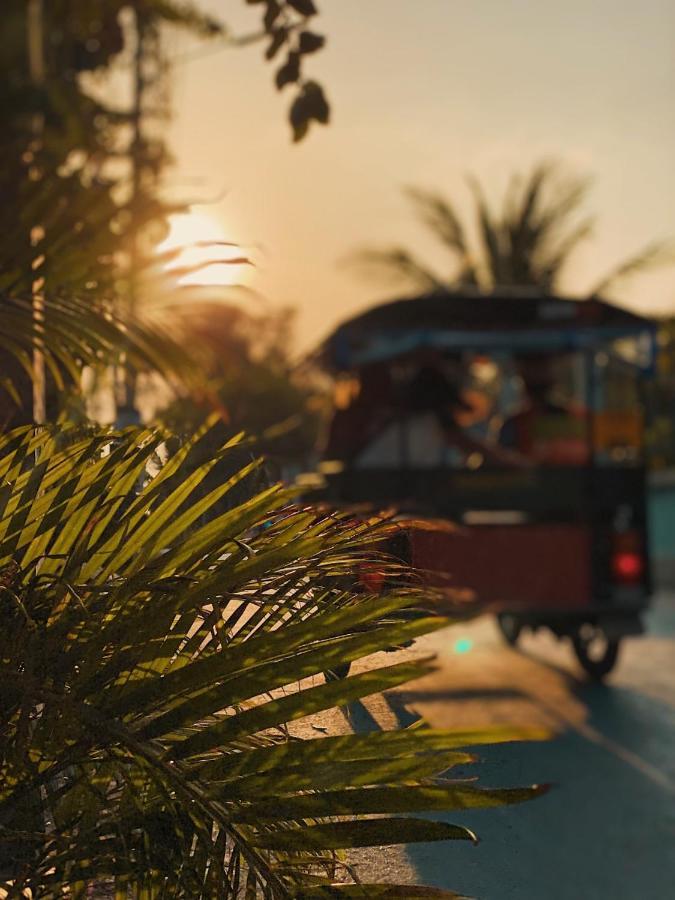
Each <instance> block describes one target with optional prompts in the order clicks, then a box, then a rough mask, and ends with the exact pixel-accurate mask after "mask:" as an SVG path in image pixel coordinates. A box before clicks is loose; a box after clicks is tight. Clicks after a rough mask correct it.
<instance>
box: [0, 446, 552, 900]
mask: <svg viewBox="0 0 675 900" xmlns="http://www.w3.org/2000/svg"><path fill="white" fill-rule="evenodd" d="M204 436H205V435H204V433H202V434H201V435H198V436H197V437H196V438H195V439H194V440H193V441H192V442H190V443H189V444H187V445H186V446H184V447H183V448H182V449H181V450H180V451H179V452H178V453H177V454H176V455H174V456H173V457H171V458H170V459H169V460H167V461H166V462H165V463H164V464H163V465H161V464H159V463H158V456H161V453H162V442H163V438H164V436H163V435H162V434H160V433H158V432H151V431H137V430H129V431H126V432H123V433H119V434H106V435H104V434H100V433H98V434H88V435H87V434H85V435H82V434H78V433H77V432H76V431H73V430H72V429H70V430H69V429H66V430H65V431H61V432H59V433H54V434H52V433H50V432H49V431H48V430H43V431H41V432H40V433H38V434H35V433H34V432H33V430H32V429H19V430H17V431H15V432H13V433H11V434H9V435H7V436H6V437H5V438H4V439H3V440H2V442H1V443H0V475H1V477H2V484H3V487H2V495H1V498H0V499H1V502H2V506H3V516H2V520H1V522H0V574H1V576H2V577H1V585H0V608H1V609H2V618H3V629H2V632H0V666H1V667H2V671H1V673H0V706H1V707H2V717H1V721H2V726H1V728H2V735H1V737H2V740H1V742H0V753H1V756H0V768H1V771H2V777H1V778H0V785H1V787H0V854H1V856H2V867H3V877H4V878H5V879H6V885H5V886H6V889H7V890H8V891H14V892H15V893H16V894H18V893H19V892H20V891H21V890H22V889H23V888H30V890H31V891H32V892H33V894H32V895H33V896H36V895H37V896H40V897H46V898H49V897H54V898H55V897H60V896H62V892H63V890H64V888H68V889H70V890H71V891H72V893H73V895H74V896H84V895H85V892H86V887H87V884H88V883H89V882H91V881H92V880H99V882H100V880H101V879H107V880H108V881H109V882H110V883H111V885H114V888H115V891H116V896H119V897H126V896H127V894H128V891H129V890H131V891H132V893H133V895H134V896H147V897H155V896H158V897H159V896H161V897H190V898H198V897H204V898H206V897H209V898H211V897H219V898H226V897H243V896H244V895H246V896H247V897H253V896H265V897H292V896H303V897H312V896H316V897H320V896H324V895H326V896H328V895H330V896H340V895H345V896H352V897H353V896H362V897H372V896H400V895H401V893H400V892H399V893H397V892H396V891H395V890H394V889H393V888H392V889H391V891H389V890H388V889H385V888H372V891H371V887H370V886H362V887H356V886H354V885H351V886H350V887H347V886H343V887H338V888H335V889H334V891H333V892H332V893H330V894H325V887H324V886H326V885H329V884H330V883H331V882H332V881H334V880H335V879H336V878H340V877H343V878H344V877H345V875H346V874H348V873H346V872H345V870H344V868H341V864H340V863H339V859H338V857H337V856H336V851H339V850H341V849H343V848H348V847H354V846H368V845H374V844H378V845H379V844H383V843H394V842H403V841H406V842H407V841H419V840H425V841H428V840H469V841H471V840H474V835H473V834H472V833H471V832H470V831H468V829H466V828H464V827H461V826H456V825H450V824H446V823H445V822H437V821H427V820H424V819H415V818H412V819H411V818H407V817H401V816H402V814H407V813H412V812H415V811H419V810H450V809H465V808H469V807H486V806H500V805H502V804H505V803H513V802H519V801H522V800H527V799H530V798H532V797H535V796H537V795H538V794H540V793H541V792H542V790H543V789H542V788H540V787H533V788H527V789H508V790H496V789H480V788H478V787H476V785H475V784H474V782H473V781H472V780H459V781H458V780H452V781H447V780H445V779H443V778H439V777H438V775H439V773H442V772H445V771H446V770H448V769H451V768H452V767H455V766H459V765H465V764H468V763H471V762H473V761H474V758H473V757H472V756H471V755H470V754H467V753H466V752H465V751H464V750H462V749H461V748H462V747H464V746H466V745H474V744H480V743H484V742H486V741H488V740H489V741H495V740H511V739H514V738H517V737H527V736H528V735H526V734H516V733H513V732H509V731H502V732H501V733H500V732H497V733H492V732H491V733H485V732H459V733H452V732H436V731H432V730H427V729H426V728H422V729H414V730H408V731H402V732H387V733H380V734H369V735H354V734H350V735H345V736H342V737H330V738H318V739H314V740H298V739H297V738H295V737H293V736H292V732H291V730H290V729H289V728H288V726H287V724H286V723H288V722H293V721H295V720H298V719H300V718H302V717H305V716H307V715H310V714H312V713H316V712H319V711H321V710H324V709H327V708H330V707H333V706H341V705H344V704H346V703H348V702H350V701H352V700H354V699H356V698H359V697H363V696H365V695H367V694H371V693H373V692H376V691H382V690H385V689H387V688H391V687H394V686H395V685H397V684H400V683H401V682H403V681H406V680H408V679H410V678H412V677H416V676H419V675H421V674H423V673H424V672H426V671H428V669H429V665H430V661H429V660H428V659H422V660H417V661H413V662H410V661H406V662H397V663H395V664H393V665H389V666H385V667H384V668H379V669H375V670H370V671H367V672H363V673H361V674H358V675H354V676H352V677H351V678H348V679H346V680H344V681H337V682H336V681H327V682H324V681H323V679H322V678H321V677H319V676H320V673H322V672H324V671H326V670H327V669H330V668H331V666H333V665H336V664H337V663H338V662H343V661H347V660H355V659H359V658H360V657H363V656H365V655H368V654H370V653H372V652H374V651H376V650H380V649H383V648H387V647H390V646H392V645H396V644H399V643H402V642H404V641H407V640H409V639H410V638H413V637H415V636H416V635H419V634H422V633H425V632H428V631H430V630H433V629H435V628H438V627H441V626H443V625H445V624H446V620H444V619H441V618H438V617H435V616H432V615H428V614H418V615H417V616H414V617H412V618H410V617H409V616H408V617H404V616H403V614H402V613H403V611H405V610H410V609H411V608H414V607H416V606H417V605H418V604H419V601H420V599H421V598H420V595H419V592H418V591H417V590H416V589H415V588H414V587H406V586H405V579H402V580H400V584H401V587H400V588H399V589H398V590H397V591H396V592H395V593H392V594H389V595H386V596H383V597H377V596H372V595H365V594H358V593H356V592H355V591H354V590H353V589H350V588H345V587H344V584H345V576H348V575H349V573H352V572H353V571H354V570H355V567H356V566H358V564H359V562H364V561H365V562H368V563H369V564H377V565H379V566H381V567H384V568H385V569H388V568H393V569H395V566H394V564H393V563H391V562H389V561H387V560H386V559H383V558H381V557H378V556H377V555H376V554H375V553H374V551H373V550H372V542H373V540H375V539H381V538H382V537H383V535H384V534H385V530H384V529H385V526H369V525H367V524H365V523H361V524H355V523H353V522H350V521H349V520H346V519H344V518H341V517H339V516H335V515H328V514H326V513H325V512H324V513H321V512H319V511H317V510H313V509H310V508H307V507H305V506H303V505H302V504H299V503H298V497H297V494H296V492H295V491H293V490H290V489H285V488H282V487H281V486H279V485H275V486H272V487H269V488H267V489H265V490H263V491H259V492H257V493H253V494H252V495H251V496H250V497H249V498H248V499H246V500H244V501H243V502H239V503H237V504H236V505H233V506H232V508H230V509H227V510H225V511H224V512H218V514H217V515H215V517H214V516H213V515H210V512H209V511H210V510H211V509H212V507H213V506H214V504H216V503H217V502H218V501H219V500H221V499H222V498H227V496H228V493H229V492H231V491H232V490H233V489H234V488H235V487H236V485H237V484H238V483H241V481H242V480H243V479H246V478H248V477H250V476H251V475H252V474H253V472H254V471H255V468H256V466H257V465H258V462H257V461H255V462H252V463H251V464H250V465H249V466H248V467H247V468H245V469H243V470H242V471H240V472H239V473H238V474H237V475H236V476H235V477H233V478H232V479H231V480H230V481H228V482H226V483H224V484H219V485H218V486H217V487H215V488H214V489H213V490H212V491H211V492H210V493H209V494H208V495H207V496H201V497H200V499H199V500H197V501H195V499H194V496H195V495H194V492H195V491H196V490H197V488H198V487H199V484H200V482H201V481H202V480H203V479H204V478H205V477H206V476H207V474H208V472H209V470H210V469H211V468H212V467H213V466H214V465H216V463H217V461H218V460H220V459H223V458H225V457H226V456H227V454H228V453H231V452H232V451H233V449H235V448H236V444H235V443H232V442H231V443H230V444H229V445H225V446H222V447H221V448H219V450H218V452H217V453H215V454H214V453H212V452H209V454H208V455H206V458H203V457H202V459H201V461H200V460H199V456H200V453H201V452H202V450H201V449H200V440H201V439H202V438H203V437H204ZM195 456H196V457H197V460H195ZM36 460H37V461H36ZM153 466H154V473H155V474H154V477H151V475H150V474H149V470H150V469H151V468H152V467H153ZM186 472H187V473H189V474H184V473H186ZM204 516H206V520H204V518H203V517H204ZM373 528H374V530H373ZM529 736H530V737H537V736H538V735H537V734H531V735H529ZM374 815H375V816H377V817H376V818H373V816H374ZM341 873H342V875H341ZM411 890H412V889H411ZM404 895H405V896H411V894H404ZM412 896H414V894H412ZM422 896H423V894H422ZM438 896H449V895H448V894H438Z"/></svg>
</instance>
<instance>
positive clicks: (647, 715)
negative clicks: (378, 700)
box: [350, 673, 675, 900]
mask: <svg viewBox="0 0 675 900" xmlns="http://www.w3.org/2000/svg"><path fill="white" fill-rule="evenodd" d="M565 675H566V677H567V678H568V682H569V690H570V692H572V693H574V695H575V696H576V698H577V700H578V701H580V702H581V703H583V705H584V706H585V708H586V711H587V717H586V719H585V721H583V722H581V723H580V722H571V723H567V730H565V731H564V733H562V734H561V735H560V736H559V737H557V738H555V739H554V740H551V741H549V742H546V743H542V744H540V743H536V744H505V745H496V746H493V747H479V748H476V752H477V755H478V756H479V757H480V763H479V764H478V765H477V766H474V767H472V772H471V774H480V781H481V784H483V785H485V786H488V785H489V786H497V785H501V786H511V785H524V784H532V783H537V782H543V781H549V782H554V783H555V788H554V790H552V791H551V792H550V794H548V795H547V796H545V797H543V798H540V799H538V800H536V801H534V802H532V803H528V804H524V805H522V806H518V807H507V808H504V809H494V810H473V811H461V810H460V811H457V812H456V813H453V814H447V815H443V816H434V817H433V818H442V819H444V820H446V821H452V822H457V823H460V824H464V825H467V826H468V827H470V828H471V829H473V830H475V831H476V832H477V833H478V834H479V835H480V837H481V839H482V842H481V844H480V845H479V846H478V847H476V848H473V847H470V846H468V845H464V844H463V843H458V844H452V843H449V844H438V845H435V844H419V845H412V846H410V847H408V848H407V854H408V857H409V859H410V862H411V864H412V865H413V867H414V869H415V870H416V880H417V881H419V882H421V883H426V884H431V885H436V886H439V887H447V888H454V889H457V890H460V891H463V892H465V893H466V894H468V895H470V896H475V897H480V898H484V900H511V898H513V900H582V898H583V900H609V898H611V900H663V898H665V897H667V896H670V895H671V891H672V885H673V883H674V880H675V858H674V857H673V854H672V847H673V846H674V844H675V802H674V801H675V794H674V793H673V784H674V783H675V771H674V770H673V758H672V757H673V753H672V748H673V747H674V746H675V713H674V712H673V709H672V707H668V706H667V705H666V704H662V703H659V702H658V701H656V700H653V699H651V698H648V697H645V696H643V695H641V694H639V692H636V691H632V690H629V689H625V688H617V687H611V686H607V687H604V686H601V685H594V684H588V683H583V682H579V681H578V680H577V679H575V678H574V677H573V676H571V675H569V673H565ZM519 696H522V693H521V692H519V691H518V690H516V689H511V688H490V689H486V690H480V689H476V690H475V691H474V690H467V689H462V690H457V691H453V690H451V689H448V690H447V691H446V690H430V691H424V690H413V691H409V692H407V693H406V692H391V693H389V694H387V695H386V696H385V699H386V702H387V704H388V706H389V708H390V709H391V711H392V712H393V713H394V715H395V717H396V720H397V722H398V723H399V725H400V726H403V727H405V726H407V725H410V724H412V723H413V722H414V721H416V720H417V718H419V717H418V715H417V713H415V712H413V711H411V709H410V708H409V705H408V704H411V703H412V704H414V705H415V706H419V705H421V706H422V707H423V706H424V703H425V702H427V701H432V702H434V703H438V702H439V700H443V701H445V702H447V703H448V704H456V703H462V702H463V701H467V700H468V701H474V700H476V699H482V700H484V701H486V702H489V701H494V700H500V699H507V700H508V699H513V698H518V697H519ZM529 699H530V700H531V699H532V698H531V696H530V697H529ZM350 716H351V720H350V724H351V727H352V728H354V729H355V730H374V729H375V728H377V727H378V726H377V723H376V722H375V719H374V718H373V717H372V716H371V715H370V713H369V712H368V710H367V709H366V708H365V707H364V706H363V704H360V703H359V704H353V705H352V707H351V709H350ZM564 725H565V723H564V722H561V728H562V727H564ZM455 774H459V773H455ZM467 774H468V769H467ZM669 778H670V779H671V781H670V788H669V787H668V783H669Z"/></svg>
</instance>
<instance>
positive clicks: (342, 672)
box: [323, 663, 352, 681]
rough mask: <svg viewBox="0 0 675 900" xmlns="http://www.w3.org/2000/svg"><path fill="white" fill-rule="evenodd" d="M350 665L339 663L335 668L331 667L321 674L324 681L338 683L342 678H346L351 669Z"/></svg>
mask: <svg viewBox="0 0 675 900" xmlns="http://www.w3.org/2000/svg"><path fill="white" fill-rule="evenodd" d="M351 666H352V664H351V663H340V664H339V665H337V666H333V668H332V669H327V670H326V671H325V672H324V673H323V674H324V677H325V679H326V681H340V679H342V678H346V677H347V675H349V670H350V669H351Z"/></svg>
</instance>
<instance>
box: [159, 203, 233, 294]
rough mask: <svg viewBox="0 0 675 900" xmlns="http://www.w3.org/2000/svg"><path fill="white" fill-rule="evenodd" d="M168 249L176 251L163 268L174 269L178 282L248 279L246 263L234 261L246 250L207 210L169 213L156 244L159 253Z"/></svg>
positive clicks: (223, 283) (229, 282) (198, 283)
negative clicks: (165, 230) (166, 228)
mask: <svg viewBox="0 0 675 900" xmlns="http://www.w3.org/2000/svg"><path fill="white" fill-rule="evenodd" d="M169 251H179V252H178V253H177V255H176V256H175V257H174V258H172V259H171V260H169V261H167V263H166V269H167V271H169V272H175V273H176V275H177V276H178V283H179V284H181V285H192V286H202V285H203V286H211V285H220V286H230V285H236V284H243V283H245V282H246V281H247V280H248V270H249V269H250V265H248V264H247V263H245V262H237V260H241V259H243V258H244V257H246V254H245V253H244V251H243V250H242V249H241V247H239V246H238V245H237V244H234V243H232V242H231V241H230V240H229V237H228V235H227V234H226V233H225V229H224V228H223V226H222V224H221V223H220V222H219V221H218V220H217V219H216V218H215V217H213V216H210V215H208V214H207V213H203V212H196V211H194V210H191V211H190V212H187V213H180V214H176V215H173V216H170V217H169V233H168V235H167V236H166V238H165V239H164V240H163V241H162V243H161V244H158V246H157V252H158V253H160V254H161V253H167V252H169ZM179 273H180V274H179Z"/></svg>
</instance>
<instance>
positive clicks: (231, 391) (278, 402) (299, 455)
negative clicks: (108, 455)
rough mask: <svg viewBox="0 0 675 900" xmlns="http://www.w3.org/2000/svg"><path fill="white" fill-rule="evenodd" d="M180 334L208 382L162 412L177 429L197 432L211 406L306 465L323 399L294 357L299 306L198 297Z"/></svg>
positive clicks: (264, 444)
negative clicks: (249, 305) (251, 305)
mask: <svg viewBox="0 0 675 900" xmlns="http://www.w3.org/2000/svg"><path fill="white" fill-rule="evenodd" d="M176 318H178V319H179V324H178V331H177V340H179V342H180V343H183V344H184V345H187V346H190V347H191V348H193V350H192V352H193V354H194V355H195V356H197V357H198V359H199V364H200V369H201V371H202V373H203V374H204V375H205V378H206V381H205V383H204V384H201V385H195V389H194V390H193V391H192V392H191V393H189V394H188V395H186V396H183V397H180V398H178V399H176V400H175V401H173V402H172V403H171V404H170V405H169V406H168V408H167V409H165V410H163V411H161V412H160V413H159V418H160V419H161V421H162V422H163V423H164V424H165V425H167V426H168V427H169V428H170V429H171V430H173V431H177V432H179V433H181V434H191V433H193V432H194V430H195V428H196V427H197V426H198V425H199V424H201V421H202V420H203V418H204V416H205V415H206V414H207V413H208V412H210V411H211V410H214V409H216V410H219V411H220V413H221V415H222V418H223V421H224V422H225V423H226V424H227V426H228V427H229V429H230V432H231V433H236V432H238V431H244V432H246V433H247V434H249V435H254V436H256V438H257V439H258V440H257V446H258V448H259V449H260V450H261V451H264V452H265V454H266V455H267V456H268V458H269V457H273V458H274V460H275V461H276V462H277V463H279V464H281V465H283V464H291V465H296V466H307V465H308V464H309V457H310V455H311V453H312V451H313V450H314V447H315V446H316V440H317V433H318V427H319V407H320V403H321V398H320V396H319V392H318V390H317V389H316V387H315V386H313V385H312V383H311V379H309V378H308V374H307V373H306V372H304V373H303V377H302V378H300V377H299V376H298V375H297V374H296V372H295V371H294V366H293V362H292V360H291V358H290V356H289V347H290V346H291V343H292V341H291V334H292V324H293V311H292V310H289V309H284V308H281V309H276V310H269V309H266V308H262V309H259V310H258V311H256V312H252V311H247V310H246V309H244V308H242V307H241V306H235V305H226V304H224V303H220V304H206V303H202V304H195V303H193V304H192V305H191V306H190V310H189V313H188V314H187V315H183V316H180V314H179V313H176Z"/></svg>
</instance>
